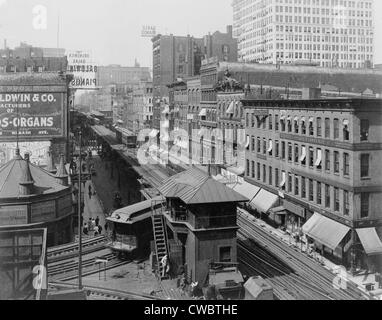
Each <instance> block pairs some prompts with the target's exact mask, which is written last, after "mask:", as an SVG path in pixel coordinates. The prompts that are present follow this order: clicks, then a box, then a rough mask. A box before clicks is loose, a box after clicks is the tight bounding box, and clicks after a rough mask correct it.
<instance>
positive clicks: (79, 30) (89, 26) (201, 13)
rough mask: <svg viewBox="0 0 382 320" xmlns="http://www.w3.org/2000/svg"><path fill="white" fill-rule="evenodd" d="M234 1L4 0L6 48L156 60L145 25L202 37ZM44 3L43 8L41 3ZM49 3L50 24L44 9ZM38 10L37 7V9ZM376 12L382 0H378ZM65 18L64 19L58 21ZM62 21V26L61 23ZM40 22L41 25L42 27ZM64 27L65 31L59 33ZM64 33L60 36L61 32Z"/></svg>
mask: <svg viewBox="0 0 382 320" xmlns="http://www.w3.org/2000/svg"><path fill="white" fill-rule="evenodd" d="M231 3H232V0H0V41H1V42H0V47H3V42H4V39H7V43H8V46H9V47H11V48H13V47H14V46H16V45H18V44H19V43H20V42H21V41H23V42H27V43H28V44H32V45H34V46H41V47H57V38H59V46H60V47H62V48H65V49H66V50H84V51H90V52H91V54H92V55H93V57H94V60H95V62H96V63H97V64H99V65H106V64H121V65H126V66H132V65H133V64H134V61H135V59H137V60H138V62H139V63H140V64H141V66H149V67H151V65H152V52H151V50H152V44H151V41H150V38H142V37H141V30H142V26H144V25H152V26H156V27H157V31H158V32H159V33H162V34H166V33H167V34H170V33H173V34H174V35H187V34H190V35H193V36H195V37H201V36H203V35H205V34H207V33H208V32H215V31H217V30H219V31H222V32H224V31H225V30H226V26H227V25H229V24H232V19H233V18H232V16H233V13H232V7H231ZM41 6H42V7H41ZM44 8H46V13H47V14H46V17H47V19H46V23H45V21H44V19H39V18H40V17H43V16H44V15H43V11H41V10H43V9H44ZM34 10H37V11H34ZM375 12H382V1H381V0H375ZM58 21H59V23H58ZM375 22H376V28H375V33H376V36H375V40H376V61H375V62H376V63H382V18H381V17H379V16H377V17H376V20H375ZM58 25H59V26H60V27H59V28H58ZM36 26H37V27H36ZM58 29H59V32H57V31H58ZM58 34H59V37H57V35H58Z"/></svg>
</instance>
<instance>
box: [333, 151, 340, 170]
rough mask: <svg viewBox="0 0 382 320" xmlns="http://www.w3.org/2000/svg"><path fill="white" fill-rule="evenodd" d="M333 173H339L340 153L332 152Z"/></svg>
mask: <svg viewBox="0 0 382 320" xmlns="http://www.w3.org/2000/svg"><path fill="white" fill-rule="evenodd" d="M334 173H340V153H339V152H338V151H334Z"/></svg>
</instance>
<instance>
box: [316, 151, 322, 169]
mask: <svg viewBox="0 0 382 320" xmlns="http://www.w3.org/2000/svg"><path fill="white" fill-rule="evenodd" d="M314 165H315V166H316V167H317V170H321V169H322V150H321V149H317V158H316V162H315V163H314Z"/></svg>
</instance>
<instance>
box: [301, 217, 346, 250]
mask: <svg viewBox="0 0 382 320" xmlns="http://www.w3.org/2000/svg"><path fill="white" fill-rule="evenodd" d="M311 220H312V221H311ZM302 231H303V232H304V233H305V234H306V235H308V236H309V237H311V238H313V239H314V240H316V241H318V242H319V243H321V244H323V245H325V246H326V247H328V248H330V249H331V250H336V248H337V247H338V245H339V244H340V242H341V241H342V240H343V238H345V236H346V235H347V233H348V232H349V231H350V228H349V227H348V226H345V225H343V224H341V223H339V222H336V221H334V220H331V219H329V218H326V217H324V216H322V215H320V214H319V213H315V214H314V215H313V217H312V218H310V219H309V221H308V222H307V223H306V224H304V226H303V227H302Z"/></svg>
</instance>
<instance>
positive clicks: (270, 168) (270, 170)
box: [268, 167, 273, 186]
mask: <svg viewBox="0 0 382 320" xmlns="http://www.w3.org/2000/svg"><path fill="white" fill-rule="evenodd" d="M272 178H273V176H272V167H269V174H268V180H269V185H270V186H271V185H272V182H273V181H272V180H273V179H272Z"/></svg>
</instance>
